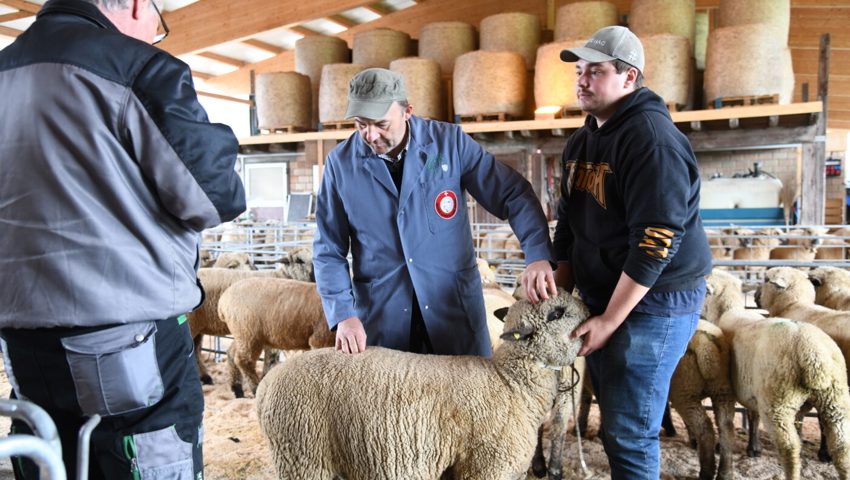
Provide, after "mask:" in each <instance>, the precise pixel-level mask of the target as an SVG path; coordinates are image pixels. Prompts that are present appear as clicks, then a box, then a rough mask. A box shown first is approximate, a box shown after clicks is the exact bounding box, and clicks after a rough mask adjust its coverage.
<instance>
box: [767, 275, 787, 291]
mask: <svg viewBox="0 0 850 480" xmlns="http://www.w3.org/2000/svg"><path fill="white" fill-rule="evenodd" d="M770 283H772V284H774V285H776V286H777V287H779V288H788V282H787V281H786V280H785V279H784V278H782V277H779V278H774V279H772V280H770Z"/></svg>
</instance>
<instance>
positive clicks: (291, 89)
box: [256, 72, 313, 130]
mask: <svg viewBox="0 0 850 480" xmlns="http://www.w3.org/2000/svg"><path fill="white" fill-rule="evenodd" d="M256 88H257V92H256V95H257V120H258V124H259V127H260V128H261V129H267V130H274V129H276V128H283V127H297V128H300V129H307V128H310V127H311V125H312V124H313V123H312V112H313V109H312V107H311V105H312V100H311V93H310V90H311V88H310V77H308V76H307V75H302V74H300V73H295V72H272V73H261V74H259V75H257V79H256Z"/></svg>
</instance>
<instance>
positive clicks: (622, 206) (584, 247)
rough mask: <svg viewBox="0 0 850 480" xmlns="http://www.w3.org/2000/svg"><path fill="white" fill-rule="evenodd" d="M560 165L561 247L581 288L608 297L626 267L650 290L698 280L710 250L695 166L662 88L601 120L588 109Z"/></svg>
mask: <svg viewBox="0 0 850 480" xmlns="http://www.w3.org/2000/svg"><path fill="white" fill-rule="evenodd" d="M561 168H562V171H563V177H562V180H561V201H560V205H559V206H558V225H557V227H556V229H555V242H554V246H555V252H556V253H555V254H556V257H557V259H558V261H568V262H570V264H571V266H572V270H573V276H574V278H575V281H576V285H577V286H578V287H579V289H580V290H581V292H582V294H583V295H585V296H587V297H590V298H593V299H596V300H599V301H601V302H604V303H607V302H608V299H609V298H610V296H611V294H612V293H613V291H614V287H615V286H616V285H617V281H618V280H619V278H620V274H621V272H625V273H626V274H627V275H628V276H629V277H631V278H632V279H633V280H634V281H636V282H637V283H639V284H641V285H643V286H646V287H650V288H651V290H650V293H652V292H675V291H685V290H694V289H697V288H699V287H700V286H701V285H702V282H703V276H704V275H707V274H708V273H709V272H710V271H711V252H710V250H709V246H708V241H707V239H706V236H705V231H704V229H703V226H702V220H701V219H700V216H699V190H700V177H699V168H698V167H697V162H696V158H695V156H694V153H693V150H692V149H691V146H690V144H689V143H688V139H687V138H686V137H685V136H684V135H683V134H682V133H681V132H680V131H679V130H678V129H677V128H676V126H675V125H674V124H673V122H672V119H671V118H670V114H669V113H668V111H667V107H666V105H665V104H664V101H663V100H662V99H661V97H659V96H658V95H656V94H655V93H653V92H652V91H651V90H649V89H647V88H641V89H639V90H637V91H635V92H634V93H633V94H630V95H629V96H628V97H626V98H624V99H623V100H622V101H621V103H620V105H619V107H618V108H617V111H616V112H615V113H614V115H612V116H611V118H610V119H608V121H606V122H605V123H604V124H603V125H602V127H597V123H596V119H595V118H594V117H592V116H588V117H587V120H586V121H585V124H584V126H583V127H582V128H580V129H578V130H577V131H575V132H574V133H573V134H572V135H571V136H570V138H569V139H568V140H567V145H566V147H565V148H564V154H563V158H562V160H561Z"/></svg>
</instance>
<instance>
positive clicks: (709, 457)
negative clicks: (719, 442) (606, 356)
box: [673, 397, 717, 480]
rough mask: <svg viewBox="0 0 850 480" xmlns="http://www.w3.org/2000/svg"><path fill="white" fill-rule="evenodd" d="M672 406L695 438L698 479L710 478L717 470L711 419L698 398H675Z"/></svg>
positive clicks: (707, 479) (705, 479) (708, 479)
mask: <svg viewBox="0 0 850 480" xmlns="http://www.w3.org/2000/svg"><path fill="white" fill-rule="evenodd" d="M673 406H674V408H676V411H678V412H679V415H681V416H682V420H684V421H685V425H686V426H687V427H688V431H689V432H691V434H693V435H694V437H695V438H696V439H697V452H698V453H699V478H700V480H712V479H713V478H714V474H715V473H716V471H717V464H716V463H715V459H714V442H715V437H714V427H712V426H711V420H710V419H709V418H708V415H706V413H705V409H704V408H703V407H702V403H700V401H699V399H698V398H693V397H691V398H685V399H681V400H675V401H674V403H673Z"/></svg>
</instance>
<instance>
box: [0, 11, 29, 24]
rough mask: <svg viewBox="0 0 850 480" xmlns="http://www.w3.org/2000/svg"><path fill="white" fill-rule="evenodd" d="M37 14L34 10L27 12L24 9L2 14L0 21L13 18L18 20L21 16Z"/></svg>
mask: <svg viewBox="0 0 850 480" xmlns="http://www.w3.org/2000/svg"><path fill="white" fill-rule="evenodd" d="M33 15H35V14H34V13H32V12H25V11H23V10H20V11H17V12H12V13H4V14H3V15H0V23H3V22H11V21H12V20H18V19H19V18H27V17H31V16H33Z"/></svg>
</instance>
